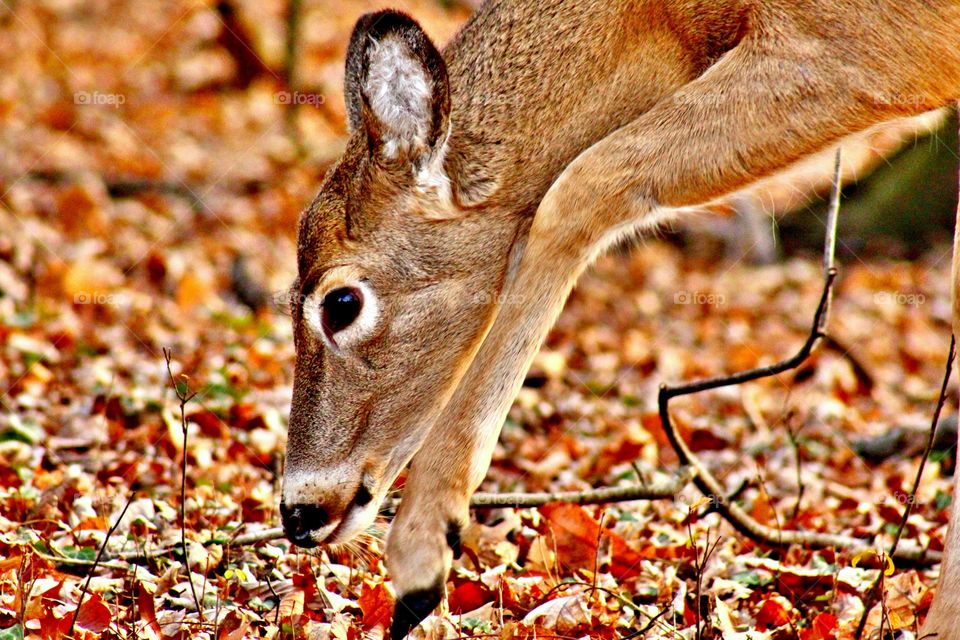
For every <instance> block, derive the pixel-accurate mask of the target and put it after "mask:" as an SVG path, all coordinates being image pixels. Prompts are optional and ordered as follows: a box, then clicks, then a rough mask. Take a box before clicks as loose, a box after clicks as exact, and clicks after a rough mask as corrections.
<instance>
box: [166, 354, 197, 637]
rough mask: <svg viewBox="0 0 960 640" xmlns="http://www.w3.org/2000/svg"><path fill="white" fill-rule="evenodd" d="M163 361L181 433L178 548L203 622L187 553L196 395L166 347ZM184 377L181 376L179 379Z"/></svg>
mask: <svg viewBox="0 0 960 640" xmlns="http://www.w3.org/2000/svg"><path fill="white" fill-rule="evenodd" d="M163 359H164V360H166V362H167V375H168V376H170V384H172V385H173V390H174V391H175V392H176V394H177V399H179V400H180V430H181V432H182V433H183V459H182V461H181V464H180V546H181V548H182V549H183V565H184V567H186V569H187V583H188V584H189V585H190V593H191V594H193V602H194V604H195V605H197V615H198V616H199V617H200V619H201V621H202V620H203V607H201V606H200V598H199V597H197V588H196V587H195V586H194V584H193V575H192V572H191V571H190V557H189V553H188V552H187V431H188V430H187V403H188V402H190V401H191V400H193V399H194V398H195V397H196V395H197V393H196V392H193V393H191V392H190V388H189V387H187V384H186V382H183V381H182V380H181V381H180V382H178V381H177V379H176V378H175V377H174V375H173V368H172V366H171V361H172V359H173V352H172V351H170V349H167V348H166V347H164V348H163ZM182 377H184V376H182V375H181V378H182Z"/></svg>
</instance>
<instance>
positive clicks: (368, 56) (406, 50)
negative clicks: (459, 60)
mask: <svg viewBox="0 0 960 640" xmlns="http://www.w3.org/2000/svg"><path fill="white" fill-rule="evenodd" d="M345 91H346V100H347V108H348V110H349V113H350V128H351V129H352V130H354V131H356V130H359V129H365V130H366V133H367V135H368V137H369V140H370V142H371V147H372V148H373V149H374V150H375V151H376V152H377V153H379V154H380V155H382V156H383V157H384V158H385V159H388V160H401V159H407V160H409V161H410V162H412V163H414V164H420V163H421V162H422V161H424V160H426V159H428V158H429V157H430V156H431V155H432V154H433V152H434V151H435V150H436V149H437V148H438V147H439V146H440V145H442V144H443V141H444V138H445V137H446V135H447V128H448V122H449V115H450V87H449V84H448V81H447V68H446V65H445V64H444V62H443V57H442V56H441V55H440V52H439V51H437V48H436V47H435V46H434V45H433V43H432V42H430V39H429V38H428V37H427V35H426V34H425V33H424V32H423V29H421V28H420V25H418V24H417V23H416V21H414V20H413V19H412V18H410V17H409V16H407V15H404V14H402V13H398V12H395V11H380V12H378V13H370V14H367V15H365V16H363V17H361V18H360V20H359V21H358V22H357V26H356V27H354V30H353V35H352V36H351V38H350V47H349V49H348V51H347V72H346V86H345Z"/></svg>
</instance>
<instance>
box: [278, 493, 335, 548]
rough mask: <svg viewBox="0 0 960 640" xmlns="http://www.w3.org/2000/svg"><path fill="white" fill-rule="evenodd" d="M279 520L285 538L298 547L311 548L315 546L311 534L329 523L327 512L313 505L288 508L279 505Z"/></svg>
mask: <svg viewBox="0 0 960 640" xmlns="http://www.w3.org/2000/svg"><path fill="white" fill-rule="evenodd" d="M280 520H282V521H283V530H284V532H285V533H286V534H287V538H289V539H290V541H291V542H292V543H293V544H295V545H297V546H298V547H304V548H307V549H309V548H311V547H315V546H317V543H316V541H314V539H313V538H312V537H311V535H310V534H311V533H313V532H314V531H316V530H317V529H320V528H322V527H325V526H326V525H327V523H328V522H330V516H329V514H327V510H326V509H324V508H323V507H321V506H318V505H315V504H298V505H294V506H292V507H291V506H289V505H287V504H284V503H282V502H281V503H280Z"/></svg>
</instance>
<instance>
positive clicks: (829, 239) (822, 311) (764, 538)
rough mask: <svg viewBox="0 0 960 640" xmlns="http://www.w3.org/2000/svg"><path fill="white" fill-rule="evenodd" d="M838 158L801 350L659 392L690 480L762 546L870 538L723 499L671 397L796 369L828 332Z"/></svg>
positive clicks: (919, 552) (912, 556)
mask: <svg viewBox="0 0 960 640" xmlns="http://www.w3.org/2000/svg"><path fill="white" fill-rule="evenodd" d="M840 159H841V158H840V154H839V152H838V154H837V165H836V167H835V170H834V178H833V190H832V192H831V207H830V209H831V210H830V214H829V215H828V216H827V225H828V228H827V230H826V240H825V243H824V265H825V267H826V273H825V277H824V284H823V292H822V293H821V296H820V303H819V304H818V305H817V311H816V313H815V314H814V318H813V323H812V326H811V328H810V334H809V336H808V337H807V340H806V342H804V344H803V346H802V347H801V348H800V350H799V351H798V352H797V353H796V355H794V356H793V357H792V358H789V359H787V360H784V361H782V362H779V363H776V364H773V365H771V366H768V367H760V368H757V369H751V370H749V371H743V372H740V373H736V374H733V375H730V376H723V377H718V378H710V379H707V380H700V381H697V382H692V383H689V384H685V385H680V386H676V387H670V386H667V385H662V386H661V387H660V393H659V395H658V407H659V413H660V422H661V425H662V426H663V430H664V432H665V433H666V435H667V438H668V440H669V441H670V444H671V445H672V446H673V448H674V450H676V452H677V456H678V457H679V459H680V463H681V464H684V465H689V466H691V467H692V468H693V470H694V476H693V482H694V484H695V485H696V486H697V488H698V489H700V491H702V492H703V493H704V495H706V496H707V497H708V498H710V499H711V500H712V501H713V502H714V503H715V504H716V510H717V512H718V513H720V514H721V515H722V516H723V517H724V519H726V520H727V522H729V523H730V524H731V525H732V526H733V528H734V529H735V530H736V531H737V532H738V533H740V534H741V535H744V536H746V537H747V538H749V539H751V540H753V541H754V542H756V543H758V544H761V545H766V546H772V547H787V546H790V545H794V544H798V545H803V546H806V547H813V548H825V547H836V548H841V549H849V550H851V551H865V550H867V549H869V547H870V545H869V543H870V541H869V540H864V539H859V538H851V537H848V536H841V535H833V534H826V533H819V532H814V531H781V530H777V529H773V528H771V527H768V526H766V525H763V524H761V523H759V522H757V521H756V520H755V519H754V518H753V517H751V516H750V515H749V514H748V513H747V512H746V511H744V510H743V509H742V508H741V507H740V506H739V505H737V504H735V503H733V502H730V501H728V500H727V498H726V497H725V496H726V493H727V492H726V490H725V489H724V487H723V485H722V484H720V481H719V480H717V478H716V477H715V476H714V475H713V474H712V473H711V472H710V471H709V470H708V469H707V468H706V466H705V465H704V464H703V463H702V462H701V461H700V459H699V458H698V457H697V456H696V455H695V454H694V453H693V452H692V451H691V450H690V448H689V447H688V446H687V444H686V442H684V441H683V439H682V438H680V436H679V435H678V434H677V432H676V430H675V429H674V427H673V423H672V422H671V420H670V400H672V399H673V398H677V397H680V396H686V395H691V394H695V393H700V392H702V391H709V390H712V389H719V388H721V387H730V386H734V385H739V384H743V383H745V382H752V381H754V380H759V379H761V378H767V377H770V376H774V375H778V374H780V373H783V372H785V371H789V370H791V369H795V368H797V367H798V366H800V365H801V364H803V363H804V362H805V361H806V360H807V358H808V357H809V356H810V354H811V353H812V351H813V349H814V347H815V346H816V345H817V343H818V341H819V340H820V339H821V338H823V337H824V336H825V335H826V333H825V327H826V325H827V320H828V313H829V308H830V299H831V296H832V293H833V285H834V283H835V281H836V278H837V268H836V266H835V258H834V256H835V254H836V242H837V229H836V227H837V220H838V218H839V215H838V214H839V197H840V193H839V192H840V168H841V167H840ZM896 555H897V557H900V558H904V559H907V560H910V561H914V562H920V563H922V562H931V561H935V560H934V558H935V557H936V556H935V555H934V553H933V552H930V551H927V550H925V549H921V548H918V547H911V548H908V549H898V550H897V551H896ZM938 555H939V554H937V556H938Z"/></svg>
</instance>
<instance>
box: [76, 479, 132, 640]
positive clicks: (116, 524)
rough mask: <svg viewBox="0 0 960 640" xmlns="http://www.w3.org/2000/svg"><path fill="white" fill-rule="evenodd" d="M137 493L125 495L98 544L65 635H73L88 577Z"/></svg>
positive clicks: (88, 587) (97, 563) (93, 570)
mask: <svg viewBox="0 0 960 640" xmlns="http://www.w3.org/2000/svg"><path fill="white" fill-rule="evenodd" d="M135 495H137V493H136V492H135V491H131V492H130V495H129V496H128V497H127V502H126V504H124V505H123V509H122V510H121V511H120V515H119V516H118V517H117V519H116V521H115V522H114V523H113V524H112V525H111V526H110V528H109V529H107V535H106V537H105V538H104V539H103V544H101V545H100V548H99V549H98V550H97V556H96V557H95V558H94V559H93V566H92V567H90V571H89V572H88V573H87V579H86V580H84V581H83V588H82V589H80V599H79V600H77V608H76V609H74V610H73V618H72V619H71V620H70V629H69V631H67V637H68V638H72V637H73V628H74V627H75V626H76V625H77V618H79V617H80V607H81V605H83V599H84V598H86V597H87V590H88V589H90V579H91V578H93V573H94V572H95V571H96V570H97V565H99V564H100V560H101V559H102V558H103V552H104V550H106V548H107V543H108V542H110V537H111V536H112V535H113V533H114V532H115V531H116V530H117V527H119V526H120V523H121V522H122V521H123V516H125V515H127V509H129V508H130V504H131V503H132V502H133V497H134V496H135Z"/></svg>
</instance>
